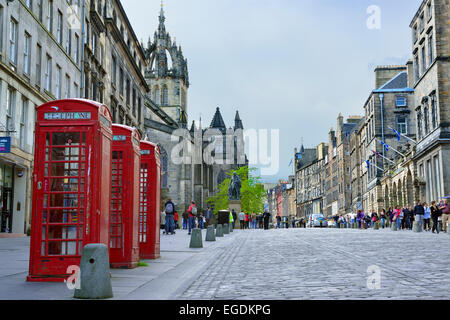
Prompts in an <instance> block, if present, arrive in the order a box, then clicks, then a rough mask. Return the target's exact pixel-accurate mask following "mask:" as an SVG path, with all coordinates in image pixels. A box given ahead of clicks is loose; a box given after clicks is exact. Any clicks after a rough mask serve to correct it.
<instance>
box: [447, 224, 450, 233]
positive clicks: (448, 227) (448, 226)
mask: <svg viewBox="0 0 450 320" xmlns="http://www.w3.org/2000/svg"><path fill="white" fill-rule="evenodd" d="M447 234H448V235H449V236H450V223H447Z"/></svg>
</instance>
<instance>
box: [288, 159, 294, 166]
mask: <svg viewBox="0 0 450 320" xmlns="http://www.w3.org/2000/svg"><path fill="white" fill-rule="evenodd" d="M292 162H293V160H292V159H291V162H289V167H290V166H292Z"/></svg>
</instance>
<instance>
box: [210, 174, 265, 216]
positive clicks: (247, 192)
mask: <svg viewBox="0 0 450 320" xmlns="http://www.w3.org/2000/svg"><path fill="white" fill-rule="evenodd" d="M255 170H256V169H255V168H249V167H247V166H243V167H240V168H239V169H237V170H230V171H229V172H227V173H226V174H227V176H228V178H227V179H225V180H224V181H223V182H222V183H221V184H220V185H219V186H218V190H217V193H216V195H215V196H212V197H209V198H208V199H207V200H206V202H207V203H208V204H209V205H211V206H212V207H213V208H214V213H216V214H217V213H218V212H219V211H220V210H227V209H228V187H229V185H230V181H231V176H233V174H234V173H235V172H236V174H237V175H238V176H239V178H240V179H241V207H242V211H243V212H247V213H253V212H255V213H258V212H263V210H264V202H265V200H266V197H267V195H266V192H265V190H264V187H263V185H262V183H261V178H260V177H259V176H254V175H252V172H254V171H255Z"/></svg>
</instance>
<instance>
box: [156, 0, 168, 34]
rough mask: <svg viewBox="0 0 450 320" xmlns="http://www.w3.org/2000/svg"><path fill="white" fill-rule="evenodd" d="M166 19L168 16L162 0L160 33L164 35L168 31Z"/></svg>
mask: <svg viewBox="0 0 450 320" xmlns="http://www.w3.org/2000/svg"><path fill="white" fill-rule="evenodd" d="M165 21H166V17H165V16H164V3H163V0H161V11H160V13H159V27H158V31H159V34H160V35H164V34H165V33H166V26H165V25H164V22H165Z"/></svg>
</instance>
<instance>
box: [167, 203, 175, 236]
mask: <svg viewBox="0 0 450 320" xmlns="http://www.w3.org/2000/svg"><path fill="white" fill-rule="evenodd" d="M164 212H165V213H166V234H167V235H168V234H171V235H174V234H175V230H174V223H175V221H174V215H175V204H174V203H173V202H172V199H170V198H169V199H168V200H167V202H166V204H165V205H164Z"/></svg>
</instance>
